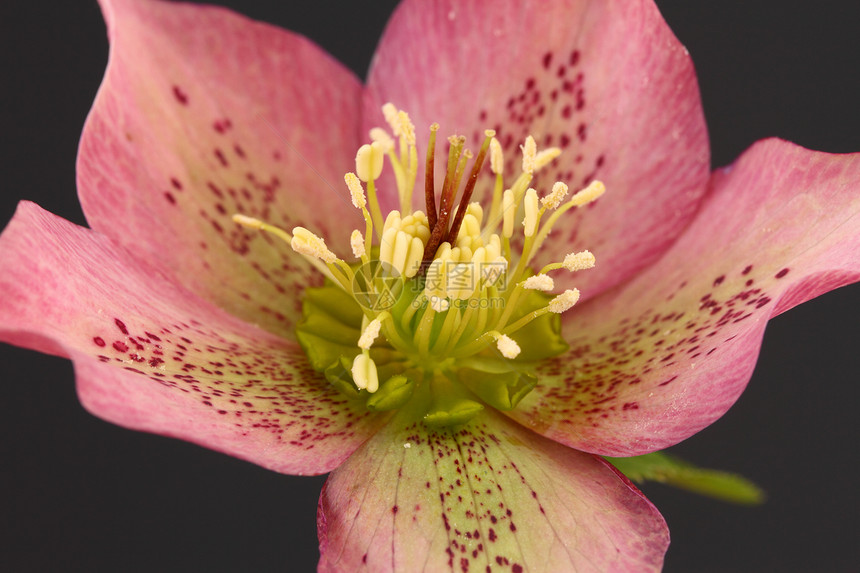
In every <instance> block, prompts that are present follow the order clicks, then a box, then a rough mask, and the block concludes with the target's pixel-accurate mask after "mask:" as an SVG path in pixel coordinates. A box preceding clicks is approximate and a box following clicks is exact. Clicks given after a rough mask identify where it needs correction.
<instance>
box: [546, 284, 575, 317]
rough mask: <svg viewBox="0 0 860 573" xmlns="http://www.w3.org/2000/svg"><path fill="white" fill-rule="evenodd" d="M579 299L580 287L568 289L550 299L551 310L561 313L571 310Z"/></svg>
mask: <svg viewBox="0 0 860 573" xmlns="http://www.w3.org/2000/svg"><path fill="white" fill-rule="evenodd" d="M578 300H579V289H568V290H566V291H564V292H563V293H561V294H560V295H558V296H557V297H555V298H554V299H552V300H551V301H549V311H550V312H554V313H556V314H561V313H563V312H564V311H566V310H570V309H571V308H572V307H573V305H575V304H576V302H577V301H578Z"/></svg>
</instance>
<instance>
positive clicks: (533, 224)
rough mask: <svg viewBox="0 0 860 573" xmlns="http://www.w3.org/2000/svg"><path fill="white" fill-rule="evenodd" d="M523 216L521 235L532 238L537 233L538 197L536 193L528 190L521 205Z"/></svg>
mask: <svg viewBox="0 0 860 573" xmlns="http://www.w3.org/2000/svg"><path fill="white" fill-rule="evenodd" d="M523 210H524V211H525V216H524V217H523V234H524V235H525V236H526V237H532V236H534V234H535V231H537V226H538V196H537V191H535V190H534V189H529V190H528V191H526V198H525V201H524V203H523Z"/></svg>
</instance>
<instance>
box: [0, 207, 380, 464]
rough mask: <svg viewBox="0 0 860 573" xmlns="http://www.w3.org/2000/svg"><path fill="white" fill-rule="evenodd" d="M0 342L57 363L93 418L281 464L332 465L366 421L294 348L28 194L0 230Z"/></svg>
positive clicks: (364, 432)
mask: <svg viewBox="0 0 860 573" xmlns="http://www.w3.org/2000/svg"><path fill="white" fill-rule="evenodd" d="M0 300H2V301H3V304H2V305H0V340H3V341H5V342H10V343H12V344H17V345H19V346H26V347H29V348H33V349H36V350H40V351H43V352H50V353H53V354H58V355H61V356H65V357H68V358H71V359H72V360H73V361H74V362H75V370H76V373H77V380H78V392H79V395H80V398H81V401H82V402H83V404H84V406H86V407H87V408H88V409H89V410H90V411H91V412H93V413H94V414H96V415H98V416H100V417H102V418H105V419H107V420H110V421H112V422H115V423H117V424H120V425H122V426H125V427H128V428H133V429H136V430H145V431H149V432H154V433H158V434H163V435H167V436H173V437H178V438H183V439H185V440H188V441H191V442H195V443H198V444H201V445H204V446H207V447H210V448H213V449H215V450H219V451H223V452H226V453H229V454H231V455H234V456H237V457H240V458H243V459H246V460H249V461H252V462H254V463H257V464H260V465H262V466H264V467H267V468H270V469H273V470H276V471H281V472H287V473H300V474H301V473H323V472H326V471H329V470H331V469H332V468H333V467H335V466H337V465H338V464H340V462H341V461H343V460H344V459H345V458H346V457H347V456H348V455H349V454H350V452H352V451H353V450H354V449H355V448H356V447H358V445H359V444H361V443H362V442H363V441H364V440H365V439H366V438H367V436H368V435H369V433H370V432H372V431H374V429H375V427H376V426H377V425H378V424H379V422H380V421H379V420H377V419H373V418H370V417H367V416H365V415H364V414H365V412H364V410H363V409H357V408H354V407H353V406H352V405H351V404H350V403H348V402H347V401H346V400H345V399H343V398H342V397H341V396H340V395H339V394H338V393H337V391H335V390H334V389H333V388H332V387H331V386H330V385H329V384H328V383H327V382H326V381H325V380H323V379H322V378H321V377H320V376H319V375H317V374H315V373H314V372H313V371H311V369H310V367H309V366H308V364H307V361H306V358H305V355H304V353H303V351H302V350H301V349H300V348H299V347H298V345H297V344H296V343H294V342H291V341H287V340H284V339H281V338H279V337H277V336H275V335H272V334H269V333H267V332H265V331H263V330H261V329H259V328H257V327H255V326H251V325H249V324H247V323H244V322H242V321H240V320H238V319H236V318H234V317H231V316H229V315H228V314H226V313H225V312H224V311H222V310H220V309H218V308H217V307H215V306H213V305H212V304H211V303H209V302H206V301H204V300H202V299H200V298H199V297H197V296H196V295H194V294H192V293H191V292H189V291H188V290H186V289H184V288H182V287H179V286H177V285H175V284H172V283H171V282H170V281H169V280H168V279H167V278H166V277H165V276H164V275H163V274H162V273H161V272H160V270H159V269H157V268H156V267H153V266H149V265H145V264H143V263H140V262H139V261H137V260H136V259H135V258H133V257H132V256H131V255H130V254H129V253H128V252H127V251H125V250H124V249H123V248H122V247H117V246H116V245H114V244H113V243H112V242H111V241H110V240H109V239H107V238H105V237H103V236H101V235H99V234H97V233H95V232H92V231H89V230H86V229H82V228H80V227H76V226H74V225H72V224H71V223H68V222H67V221H64V220H62V219H60V218H58V217H56V216H54V215H51V214H50V213H48V212H46V211H43V210H42V209H40V208H38V207H36V206H35V205H33V204H32V203H22V204H21V205H20V207H19V210H18V213H17V214H16V215H15V217H14V219H13V220H12V222H11V223H10V224H9V226H8V227H7V228H6V230H5V231H4V232H3V235H2V236H0Z"/></svg>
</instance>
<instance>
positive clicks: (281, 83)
mask: <svg viewBox="0 0 860 573" xmlns="http://www.w3.org/2000/svg"><path fill="white" fill-rule="evenodd" d="M102 6H103V10H104V13H105V19H106V20H107V22H108V28H109V36H110V39H111V53H110V60H109V64H108V69H107V72H106V74H105V79H104V82H103V84H102V86H101V89H100V91H99V94H98V97H97V98H96V102H95V104H94V106H93V110H92V112H91V113H90V116H89V118H88V120H87V123H86V126H85V128H84V133H83V137H82V141H81V148H80V154H79V161H78V185H79V189H80V198H81V203H82V205H83V208H84V212H85V213H86V216H87V219H88V221H89V223H90V224H91V225H92V227H93V228H94V229H96V230H98V231H100V232H102V233H104V234H105V235H107V236H108V237H110V238H111V239H113V240H114V241H116V242H117V243H119V244H121V245H123V246H125V247H127V248H128V249H129V250H130V251H131V252H132V253H134V254H135V255H137V256H139V257H140V258H141V259H143V260H148V261H150V262H157V263H158V264H159V265H160V266H161V267H162V268H163V270H164V271H165V272H166V273H168V274H169V275H171V276H172V277H174V279H175V280H176V281H177V282H179V283H180V284H182V285H183V286H185V287H187V288H189V289H190V290H192V291H194V292H196V293H199V294H200V295H201V296H203V297H205V298H207V299H208V300H211V301H212V302H214V303H215V304H217V305H218V306H221V307H222V308H225V309H227V310H228V311H230V312H231V313H233V314H236V315H238V316H241V317H243V318H246V319H248V320H250V321H251V322H255V323H257V324H260V325H261V326H262V327H263V328H266V329H267V330H270V331H273V332H277V333H279V334H281V335H284V336H290V337H292V336H293V332H292V325H293V324H294V323H295V321H296V319H297V317H300V316H301V303H300V300H299V297H298V296H297V295H298V293H300V292H301V290H302V289H303V288H304V287H305V286H307V285H308V284H309V282H310V281H311V280H312V273H311V271H310V270H309V267H308V266H307V264H306V263H304V261H303V260H301V258H300V257H297V256H295V255H294V254H293V253H292V252H291V251H290V248H289V246H288V245H285V244H283V243H281V242H280V241H275V240H273V239H271V238H270V237H266V236H263V235H261V234H260V233H258V232H256V231H248V230H246V229H243V228H241V227H239V226H238V225H237V224H235V223H233V222H232V221H231V216H232V215H233V214H234V213H237V212H238V213H242V214H245V215H248V216H253V217H257V218H260V219H263V220H265V221H267V222H269V223H272V224H274V225H278V226H281V227H284V228H287V229H291V228H292V227H293V226H295V225H302V226H305V227H308V228H310V229H312V230H314V231H316V232H319V233H324V234H325V235H326V237H327V238H328V239H330V241H331V245H332V247H333V248H334V249H335V250H340V251H343V250H344V249H347V252H348V246H347V245H348V237H349V232H350V230H351V229H352V227H351V224H350V223H349V221H351V218H355V220H356V222H359V221H360V219H361V218H360V216H358V213H357V212H356V211H355V209H353V208H352V206H351V205H350V203H349V198H348V194H347V192H346V190H345V187H344V185H343V174H344V173H345V172H346V171H348V170H351V169H354V165H353V157H354V155H355V150H356V148H357V146H358V137H357V134H358V114H359V101H360V93H361V86H360V84H359V82H358V81H357V80H356V78H355V77H354V76H353V75H352V74H351V73H350V72H348V71H347V70H346V69H345V68H343V67H342V66H341V65H340V64H338V63H337V62H335V61H333V60H332V59H331V58H330V57H329V56H328V55H327V54H325V53H324V52H322V51H321V50H320V49H319V48H318V47H317V46H315V45H314V44H312V43H311V42H310V41H308V40H307V39H305V38H303V37H300V36H297V35H295V34H291V33H288V32H284V31H282V30H279V29H277V28H275V27H273V26H270V25H267V24H262V23H256V22H252V21H250V20H247V19H245V18H243V17H241V16H237V15H235V14H232V13H230V12H228V11H226V10H224V9H221V8H214V7H201V6H193V5H190V4H180V3H168V2H155V1H149V0H147V1H141V0H103V1H102ZM323 206H324V207H323ZM334 221H338V224H337V225H335V224H333V223H334ZM344 223H345V224H344ZM316 278H317V279H318V277H316ZM287 299H289V300H291V303H290V304H285V301H286V300H287Z"/></svg>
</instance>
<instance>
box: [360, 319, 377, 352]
mask: <svg viewBox="0 0 860 573" xmlns="http://www.w3.org/2000/svg"><path fill="white" fill-rule="evenodd" d="M380 328H382V321H381V320H379V317H377V318H374V319H373V320H371V321H370V322H369V323H368V324H367V326H366V327H365V328H364V332H362V333H361V337H360V338H359V339H358V347H359V348H361V349H362V350H369V349H370V347H371V346H373V341H374V340H376V337H377V336H379V329H380Z"/></svg>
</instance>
